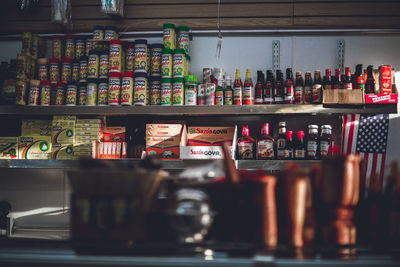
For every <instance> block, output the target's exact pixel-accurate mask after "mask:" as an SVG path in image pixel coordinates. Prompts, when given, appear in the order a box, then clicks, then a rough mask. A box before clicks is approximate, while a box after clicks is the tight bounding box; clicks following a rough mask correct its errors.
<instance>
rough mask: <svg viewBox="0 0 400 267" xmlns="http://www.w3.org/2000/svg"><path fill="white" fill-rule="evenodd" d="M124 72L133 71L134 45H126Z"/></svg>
mask: <svg viewBox="0 0 400 267" xmlns="http://www.w3.org/2000/svg"><path fill="white" fill-rule="evenodd" d="M125 60H126V61H125V65H126V68H125V69H126V71H132V72H134V71H135V44H134V43H128V47H127V49H126V59H125Z"/></svg>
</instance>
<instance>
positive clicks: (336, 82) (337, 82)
mask: <svg viewBox="0 0 400 267" xmlns="http://www.w3.org/2000/svg"><path fill="white" fill-rule="evenodd" d="M332 80H333V81H332V88H333V89H342V77H341V75H340V69H335V77H334V79H332Z"/></svg>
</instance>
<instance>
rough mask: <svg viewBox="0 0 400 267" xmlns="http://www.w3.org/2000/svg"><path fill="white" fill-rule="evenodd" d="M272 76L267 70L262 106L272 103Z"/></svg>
mask: <svg viewBox="0 0 400 267" xmlns="http://www.w3.org/2000/svg"><path fill="white" fill-rule="evenodd" d="M274 83H275V81H274V74H273V73H272V71H271V70H267V80H266V82H265V85H264V92H263V95H264V104H273V103H274Z"/></svg>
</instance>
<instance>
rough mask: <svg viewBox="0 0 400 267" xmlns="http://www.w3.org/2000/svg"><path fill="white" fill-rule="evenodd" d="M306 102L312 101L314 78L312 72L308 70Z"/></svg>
mask: <svg viewBox="0 0 400 267" xmlns="http://www.w3.org/2000/svg"><path fill="white" fill-rule="evenodd" d="M304 103H305V104H311V103H312V78H311V72H306V74H305V81H304Z"/></svg>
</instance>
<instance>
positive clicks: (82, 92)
mask: <svg viewBox="0 0 400 267" xmlns="http://www.w3.org/2000/svg"><path fill="white" fill-rule="evenodd" d="M86 87H87V84H86V83H85V82H80V83H79V84H78V105H79V106H84V105H86V97H87V88H86Z"/></svg>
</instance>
